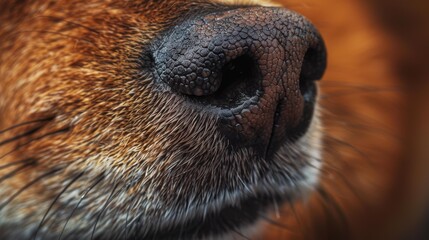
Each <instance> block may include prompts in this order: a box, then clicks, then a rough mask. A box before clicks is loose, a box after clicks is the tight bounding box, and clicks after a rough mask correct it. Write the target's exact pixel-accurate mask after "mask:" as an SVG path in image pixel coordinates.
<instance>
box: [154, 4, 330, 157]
mask: <svg viewBox="0 0 429 240" xmlns="http://www.w3.org/2000/svg"><path fill="white" fill-rule="evenodd" d="M153 54H154V61H155V71H156V76H157V78H158V79H159V80H160V81H159V82H161V83H163V84H166V85H167V86H168V87H169V88H170V89H171V91H172V92H176V93H179V94H181V95H184V97H185V96H186V98H188V99H190V101H192V102H194V103H197V104H200V105H202V106H209V107H210V109H212V110H211V111H212V112H213V113H214V114H216V115H217V117H218V119H219V122H220V123H219V125H220V128H221V130H222V132H223V133H224V134H225V136H226V138H227V139H228V140H229V142H230V143H231V144H233V145H234V144H237V145H240V146H245V147H253V148H258V149H261V152H264V154H266V152H267V149H268V148H271V149H275V148H276V145H281V144H282V143H283V142H285V141H286V140H287V139H289V140H291V141H293V140H294V139H297V138H298V137H299V136H301V135H302V134H303V133H305V131H306V129H307V128H308V126H309V123H310V121H311V118H312V113H313V108H314V104H315V99H316V87H315V80H318V79H320V78H321V77H322V75H323V73H324V70H325V67H326V51H325V46H324V43H323V40H322V38H321V36H320V34H319V33H318V32H317V30H316V28H315V27H314V26H313V25H312V24H311V23H310V22H309V21H308V20H306V19H305V18H304V17H302V16H300V15H299V14H297V13H294V12H292V11H289V10H286V9H281V8H268V7H248V8H239V9H231V10H228V11H221V12H212V13H205V14H203V15H199V16H194V17H191V18H190V19H187V20H185V21H183V22H181V23H179V24H178V25H176V26H175V27H174V28H172V29H170V30H169V31H167V32H166V34H165V35H164V36H163V37H162V39H161V40H160V41H159V43H158V45H157V47H156V48H155V49H154V53H153Z"/></svg>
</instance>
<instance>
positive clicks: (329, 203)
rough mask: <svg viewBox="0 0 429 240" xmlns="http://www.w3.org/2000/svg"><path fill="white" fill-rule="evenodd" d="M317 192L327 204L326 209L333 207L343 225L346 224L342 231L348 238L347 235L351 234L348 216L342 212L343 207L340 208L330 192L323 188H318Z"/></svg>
mask: <svg viewBox="0 0 429 240" xmlns="http://www.w3.org/2000/svg"><path fill="white" fill-rule="evenodd" d="M317 192H318V193H319V195H320V196H321V197H322V200H323V202H324V203H326V204H327V205H324V206H325V207H328V206H332V207H333V209H334V211H335V213H336V215H337V216H338V217H339V218H340V221H341V223H343V224H344V225H343V226H342V227H341V229H342V230H343V231H342V232H343V233H344V236H347V234H348V233H349V232H350V231H349V224H348V220H347V217H346V215H345V214H344V212H343V211H342V209H341V207H340V206H339V204H338V202H337V201H336V200H335V199H334V198H333V197H332V196H330V195H329V194H328V192H327V191H326V190H325V189H324V188H322V187H319V188H317ZM328 212H329V211H328Z"/></svg>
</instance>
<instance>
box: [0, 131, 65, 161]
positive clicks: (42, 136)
mask: <svg viewBox="0 0 429 240" xmlns="http://www.w3.org/2000/svg"><path fill="white" fill-rule="evenodd" d="M68 130H70V127H64V128H61V129H59V130H56V131H52V132H49V133H46V134H43V135H41V136H38V137H35V138H32V139H30V140H28V141H26V142H24V143H20V144H18V145H17V146H16V147H15V148H14V149H12V150H11V151H9V152H7V153H5V154H3V155H2V156H0V159H2V158H4V157H6V156H8V155H9V154H11V153H13V152H15V151H18V150H19V149H21V148H22V147H24V146H26V145H28V144H30V143H32V142H34V141H37V140H40V139H42V138H45V137H48V136H51V135H55V134H57V133H63V132H67V131H68ZM1 168H2V166H0V169H1Z"/></svg>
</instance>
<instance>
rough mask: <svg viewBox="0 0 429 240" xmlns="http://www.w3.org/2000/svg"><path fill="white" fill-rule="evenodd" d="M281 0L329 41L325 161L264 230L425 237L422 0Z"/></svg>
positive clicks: (428, 148)
mask: <svg viewBox="0 0 429 240" xmlns="http://www.w3.org/2000/svg"><path fill="white" fill-rule="evenodd" d="M279 2H281V3H282V4H283V5H284V6H286V7H288V8H290V9H293V10H295V11H297V12H300V13H302V14H303V15H305V16H307V17H308V18H309V19H310V20H311V21H312V22H313V23H314V24H315V25H316V26H317V27H318V28H319V30H320V32H321V33H322V35H323V36H324V39H325V42H326V45H327V48H328V53H329V57H328V62H329V64H328V71H327V72H326V75H325V77H324V79H323V80H322V82H321V91H322V92H321V102H322V107H323V110H322V111H323V114H324V120H325V125H326V128H325V132H326V135H327V137H326V138H325V145H326V147H325V156H324V158H325V161H326V164H325V168H324V169H323V174H322V175H323V176H322V187H321V188H322V189H323V191H316V193H315V194H313V195H312V196H311V197H310V198H309V199H308V200H307V201H306V202H304V203H300V204H294V205H291V204H289V205H287V206H285V207H284V208H283V209H282V210H279V211H276V213H275V214H273V215H272V216H270V217H269V218H267V219H266V221H265V225H266V226H267V231H266V234H265V235H264V236H261V238H262V239H410V238H411V237H413V239H416V238H417V239H426V237H428V236H423V235H422V233H420V230H421V229H419V226H420V225H423V226H424V225H427V224H425V223H424V222H423V223H422V220H421V219H423V217H424V215H425V211H426V209H428V208H427V207H428V206H429V204H428V203H429V201H428V199H429V198H428V195H429V189H428V187H427V186H429V184H428V183H429V137H428V136H429V129H428V128H429V106H428V105H429V74H428V73H429V64H428V62H429V61H428V60H427V58H429V51H428V48H429V2H427V1H426V2H425V1H417V0H415V1H407V2H406V3H405V1H399V0H398V1H395V0H393V1H389V0H377V1H370V0H368V1H361V0H341V1H338V0H323V1H322V0H283V1H279ZM291 206H292V207H291ZM426 212H428V211H426ZM419 234H420V235H419Z"/></svg>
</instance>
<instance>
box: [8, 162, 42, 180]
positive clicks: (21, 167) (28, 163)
mask: <svg viewBox="0 0 429 240" xmlns="http://www.w3.org/2000/svg"><path fill="white" fill-rule="evenodd" d="M34 163H35V160H34V159H29V160H27V163H25V164H24V165H22V166H20V167H17V168H16V169H14V170H12V171H10V172H9V173H7V174H5V175H3V176H2V177H1V178H0V183H1V182H3V181H4V180H6V179H8V178H11V177H13V176H14V175H16V174H17V173H19V172H21V171H22V170H24V169H26V168H27V167H29V166H31V165H33V164H34Z"/></svg>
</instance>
